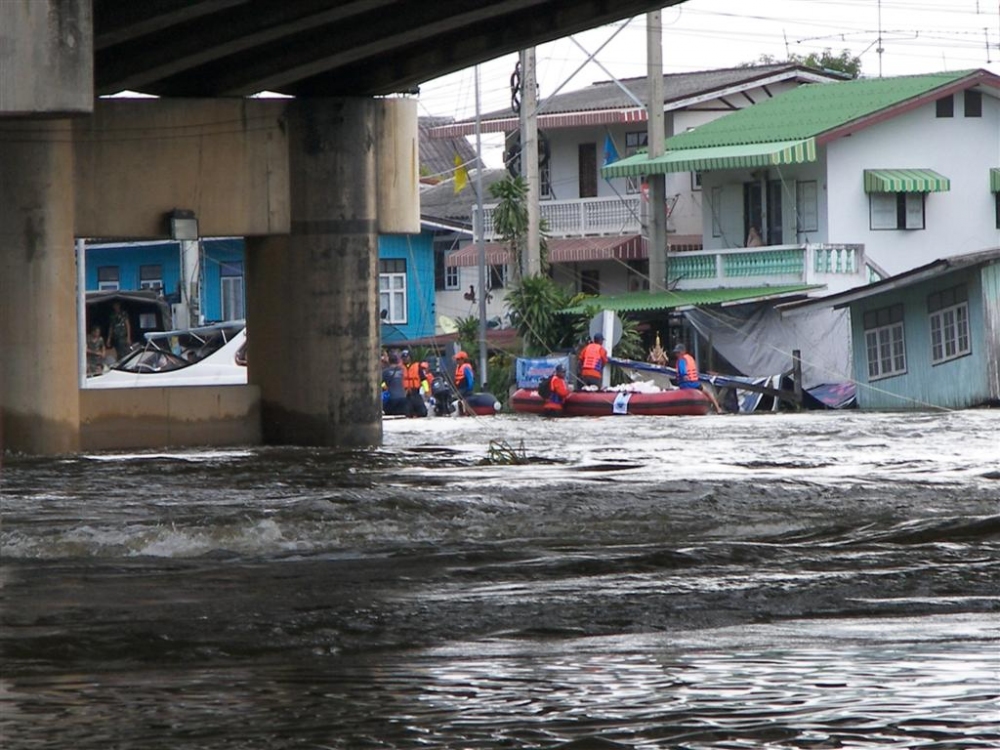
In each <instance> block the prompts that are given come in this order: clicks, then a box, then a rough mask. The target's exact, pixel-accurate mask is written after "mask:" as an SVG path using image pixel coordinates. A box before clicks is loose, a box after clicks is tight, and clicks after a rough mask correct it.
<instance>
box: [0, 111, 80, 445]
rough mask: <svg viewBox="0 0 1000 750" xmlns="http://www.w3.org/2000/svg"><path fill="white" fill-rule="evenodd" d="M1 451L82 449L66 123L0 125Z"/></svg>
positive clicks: (70, 158) (70, 150) (70, 159)
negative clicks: (0, 170) (1, 167)
mask: <svg viewBox="0 0 1000 750" xmlns="http://www.w3.org/2000/svg"><path fill="white" fill-rule="evenodd" d="M0 164H2V165H3V169H2V172H0V250H2V252H0V448H3V449H6V450H13V451H19V452H23V453H30V454H36V455H58V454H62V453H74V452H77V451H78V450H79V447H80V395H79V386H78V383H79V375H78V367H79V366H78V363H77V350H76V346H75V345H74V344H75V342H76V338H77V337H76V330H77V329H76V320H77V309H76V263H75V260H74V253H73V218H74V211H75V208H74V198H73V144H72V137H71V132H70V124H69V122H68V121H65V120H46V121H41V120H37V121H33V120H19V121H8V122H6V123H0Z"/></svg>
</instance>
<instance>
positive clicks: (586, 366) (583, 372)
mask: <svg viewBox="0 0 1000 750" xmlns="http://www.w3.org/2000/svg"><path fill="white" fill-rule="evenodd" d="M579 359H580V380H582V381H583V384H584V385H595V386H597V387H598V388H600V387H601V382H602V381H601V376H602V374H603V373H604V368H605V367H606V366H607V364H608V352H607V350H606V349H605V348H604V336H602V335H601V334H599V333H595V334H594V340H593V341H591V342H590V343H589V344H587V345H586V346H585V347H583V349H581V350H580V357H579Z"/></svg>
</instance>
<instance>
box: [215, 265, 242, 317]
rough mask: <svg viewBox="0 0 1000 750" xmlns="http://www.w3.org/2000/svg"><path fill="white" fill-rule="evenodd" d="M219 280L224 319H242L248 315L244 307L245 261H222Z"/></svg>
mask: <svg viewBox="0 0 1000 750" xmlns="http://www.w3.org/2000/svg"><path fill="white" fill-rule="evenodd" d="M219 281H220V285H221V292H222V294H221V296H222V319H223V320H242V319H243V318H245V317H246V314H245V312H244V307H243V300H244V292H243V288H244V287H243V262H242V261H228V262H225V263H220V264H219Z"/></svg>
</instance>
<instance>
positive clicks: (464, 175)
mask: <svg viewBox="0 0 1000 750" xmlns="http://www.w3.org/2000/svg"><path fill="white" fill-rule="evenodd" d="M468 184H469V170H468V169H466V168H465V165H464V164H463V163H462V157H461V156H459V155H458V154H455V192H456V193H461V192H462V191H463V190H465V186H466V185H468Z"/></svg>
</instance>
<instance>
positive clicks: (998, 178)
mask: <svg viewBox="0 0 1000 750" xmlns="http://www.w3.org/2000/svg"><path fill="white" fill-rule="evenodd" d="M990 192H993V193H1000V169H997V168H996V167H994V168H993V169H991V170H990Z"/></svg>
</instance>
